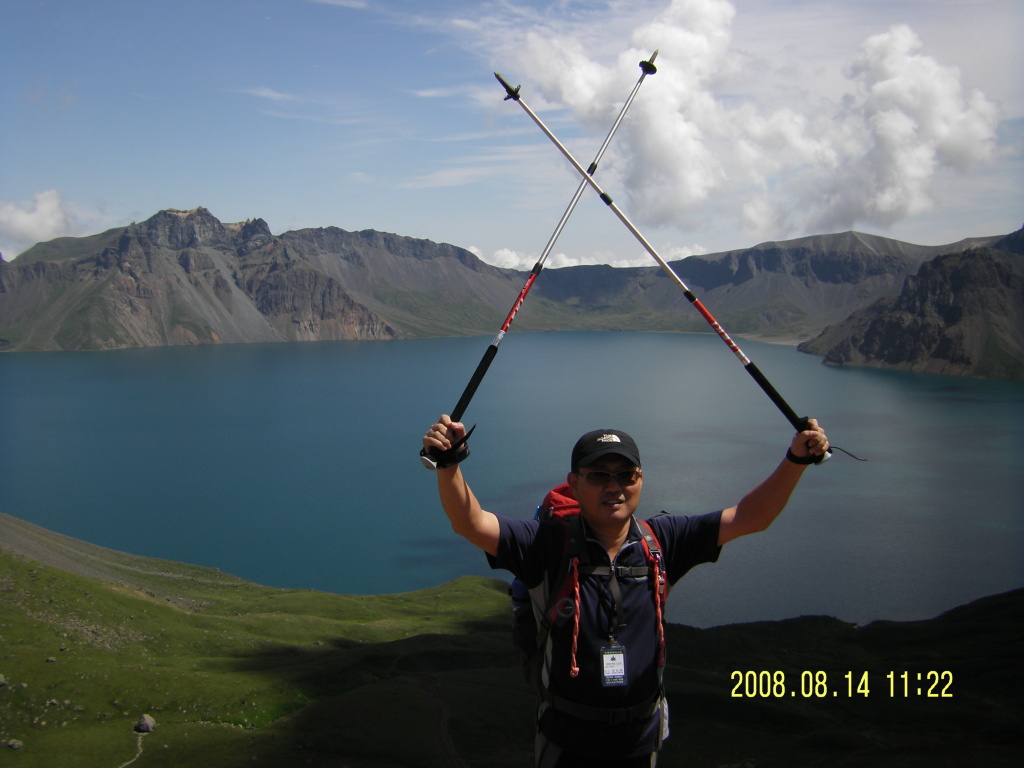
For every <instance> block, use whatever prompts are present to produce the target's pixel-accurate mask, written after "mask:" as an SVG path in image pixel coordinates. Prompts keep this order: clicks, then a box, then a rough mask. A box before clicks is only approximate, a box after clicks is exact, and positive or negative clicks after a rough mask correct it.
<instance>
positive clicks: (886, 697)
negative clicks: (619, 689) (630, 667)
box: [0, 514, 1024, 768]
mask: <svg viewBox="0 0 1024 768" xmlns="http://www.w3.org/2000/svg"><path fill="white" fill-rule="evenodd" d="M26 553H31V554H32V557H29V556H28V555H27V554H26ZM1022 603H1024V591H1021V590H1018V591H1017V592H1012V593H1007V594H1006V595H1001V596H995V597H992V598H988V599H986V600H983V601H979V602H978V603H974V604H971V605H969V606H965V607H964V608H960V609H957V610H955V611H951V612H949V613H948V614H944V615H943V616H942V617H938V618H936V619H933V620H931V621H927V622H913V623H906V624H898V623H891V622H876V623H874V624H871V625H869V626H867V627H854V626H852V625H847V624H844V623H842V622H839V621H837V620H836V619H831V618H828V617H804V618H797V619H792V620H788V621H784V622H764V623H759V624H748V625H733V626H727V627H717V628H712V629H704V630H698V629H693V628H690V627H685V626H672V627H670V628H669V629H670V632H669V660H670V664H669V670H668V672H667V676H666V677H667V681H668V692H669V699H670V701H671V702H672V706H673V718H672V729H673V736H672V738H671V739H669V741H668V742H666V748H665V751H664V754H663V756H662V759H661V761H660V762H659V765H660V766H670V767H671V766H696V767H698V768H704V767H709V768H712V767H720V766H751V767H753V768H766V767H768V766H787V767H788V766H796V767H799V766H840V767H841V766H898V767H900V768H916V767H917V766H921V767H922V768H923V766H945V765H949V766H972V765H977V766H986V767H988V766H1002V765H1006V766H1009V765H1014V766H1016V765H1017V763H1018V761H1019V758H1020V756H1021V754H1024V738H1022V736H1021V735H1020V733H1019V731H1020V728H1019V724H1020V722H1021V721H1022V715H1024V703H1022V700H1021V697H1020V691H1021V690H1022V684H1024V674H1022V665H1021V663H1020V662H1019V658H1018V657H1019V650H1020V642H1021V639H1022V638H1024V611H1022V610H1021V608H1022ZM508 616H509V602H508V597H507V595H506V591H505V583H504V582H503V581H500V580H491V579H480V578H463V579H458V580H456V581H454V582H451V583H449V584H445V585H442V586H439V587H437V588H434V589H428V590H423V591H420V592H413V593H409V594H402V595H385V596H373V597H365V596H344V595H332V594H326V593H322V592H315V591H310V590H281V589H272V588H268V587H262V586H258V585H255V584H252V583H249V582H245V581H242V580H240V579H237V578H235V577H233V576H229V575H227V574H223V573H221V572H220V571H217V570H212V569H207V568H199V567H195V566H190V565H185V564H181V563H171V562H167V561H161V560H153V559H148V558H142V557H136V556H133V555H129V554H125V553H118V552H112V551H110V550H104V549H102V548H99V547H95V546H93V545H89V544H86V543H84V542H78V541H76V540H73V539H68V538H67V537H63V536H59V535H57V534H52V533H49V532H46V531H43V530H42V529H38V528H36V527H35V526H31V525H29V524H27V523H24V522H22V521H18V520H16V519H15V518H11V517H9V516H6V515H2V514H0V676H2V678H0V765H2V766H5V767H6V766H18V768H26V767H28V766H31V767H33V768H35V767H38V768H121V767H122V766H128V765H132V766H137V767H139V768H143V767H146V766H167V767H170V766H174V767H175V768H191V767H192V766H195V767H196V768H198V767H199V766H202V767H203V768H219V767H221V766H223V767H224V768H234V767H235V766H243V765H245V766H252V765H257V766H258V765H264V766H283V767H286V768H290V766H324V767H326V766H332V767H336V768H341V767H342V766H348V767H349V768H363V767H367V768H369V767H371V766H374V767H375V766H497V767H498V768H502V767H504V766H510V767H511V766H523V767H524V768H525V767H526V766H529V765H530V764H531V752H532V730H533V708H534V699H533V694H532V692H531V691H530V690H529V689H528V688H527V686H526V684H525V683H524V682H523V681H522V679H521V677H520V673H519V661H518V657H517V656H516V653H515V651H514V650H513V649H512V647H511V643H510V634H509V620H508ZM889 672H892V673H894V675H893V677H892V678H888V679H887V673H889ZM904 672H906V673H907V679H908V680H909V681H910V685H909V695H903V691H902V686H903V683H902V674H903V673H904ZM929 672H936V673H942V672H948V673H949V677H948V680H947V678H946V677H945V676H941V677H940V676H939V674H936V676H935V679H934V680H932V679H930V677H929V676H928V673H929ZM737 673H739V674H738V676H737ZM748 673H750V674H748ZM847 673H849V674H850V677H849V678H847ZM918 673H922V674H924V676H925V681H924V684H923V689H924V691H925V693H923V694H922V695H917V694H916V693H915V689H916V688H917V687H918V686H917V683H916V680H915V676H916V675H917V674H918ZM751 675H752V677H751ZM826 677H827V681H828V683H827V687H825V686H824V685H823V683H822V681H823V680H824V679H826ZM751 680H753V681H754V686H753V688H752V689H751V688H750V687H749V683H750V681H751ZM783 680H784V681H785V685H786V687H785V689H783V688H781V687H780V683H781V682H782V681H783ZM947 682H948V685H947ZM759 684H760V685H759ZM894 686H895V688H896V690H895V695H894V691H893V687H894ZM928 692H931V693H935V694H941V693H948V694H949V695H948V696H940V695H935V696H928V695H927V693H928ZM737 693H738V694H739V695H737ZM144 714H148V715H150V716H151V717H153V718H154V719H155V721H156V728H155V730H153V732H151V733H148V734H140V733H137V732H136V731H135V730H134V727H135V725H136V723H137V722H138V721H139V718H140V717H141V716H142V715H144Z"/></svg>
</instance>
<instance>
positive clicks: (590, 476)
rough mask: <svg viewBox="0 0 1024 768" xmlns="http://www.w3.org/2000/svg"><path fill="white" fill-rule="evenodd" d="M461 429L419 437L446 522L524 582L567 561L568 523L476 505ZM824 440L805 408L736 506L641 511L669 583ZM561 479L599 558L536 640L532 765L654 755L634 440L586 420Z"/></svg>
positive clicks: (657, 672) (626, 767)
mask: <svg viewBox="0 0 1024 768" xmlns="http://www.w3.org/2000/svg"><path fill="white" fill-rule="evenodd" d="M465 438H466V430H465V427H464V426H463V425H462V424H461V423H458V422H453V421H452V420H451V418H450V417H449V416H447V415H442V416H441V418H440V420H439V421H438V422H437V423H436V424H434V425H433V426H432V427H431V428H430V430H429V431H428V432H427V433H426V435H424V437H423V448H424V453H425V454H429V455H434V456H438V455H440V456H442V457H443V460H441V461H439V462H437V485H438V494H439V496H440V499H441V506H442V507H443V508H444V511H445V514H446V515H447V516H448V519H449V520H450V521H451V524H452V528H453V529H454V530H455V532H456V533H458V534H459V535H460V536H463V537H465V538H466V539H468V540H469V541H470V542H472V543H473V544H475V545H476V546H477V547H479V548H480V549H482V550H484V552H486V553H487V555H488V560H489V562H490V563H491V567H493V568H502V569H506V570H509V571H511V572H512V573H514V574H515V575H516V577H517V578H519V579H520V580H522V581H523V582H525V584H526V585H527V586H528V587H534V586H536V585H538V584H542V583H551V582H552V581H553V580H554V578H555V574H556V572H558V571H564V570H565V561H566V536H567V532H566V528H565V526H564V525H563V524H562V523H558V522H540V521H537V520H519V519H511V518H506V517H502V516H498V515H495V514H493V513H491V512H488V511H486V510H485V509H483V508H482V507H481V506H480V503H479V501H477V499H476V497H475V496H474V495H473V492H472V490H470V487H469V484H468V483H467V482H466V479H465V477H464V476H463V474H462V471H461V469H460V467H459V463H458V461H459V458H460V457H464V455H465V452H466V451H465V445H464V443H465ZM828 447H829V443H828V438H827V437H826V435H825V432H824V431H823V430H822V429H821V428H820V427H819V426H818V424H817V422H816V421H815V420H813V419H811V420H810V421H809V422H808V428H807V429H806V430H805V431H803V432H800V433H798V434H797V435H795V436H794V437H793V440H792V442H791V444H790V447H789V450H788V451H787V452H786V457H785V458H784V459H783V460H782V462H781V463H780V464H779V466H778V467H777V468H776V469H775V471H774V472H772V473H771V475H769V476H768V478H767V479H766V480H764V481H763V482H762V483H761V484H760V485H758V486H757V487H755V488H754V489H753V490H751V491H750V492H749V493H747V494H746V495H745V496H744V497H743V498H742V499H741V500H740V501H739V503H738V504H736V505H735V506H733V507H729V508H728V509H723V510H721V511H720V512H713V513H710V514H705V515H699V516H695V517H685V516H675V515H659V516H657V517H654V518H652V519H650V520H648V521H646V524H647V525H649V526H650V530H651V532H653V534H654V536H655V538H656V540H657V542H658V545H659V546H660V550H661V557H662V560H661V563H662V564H663V567H664V572H665V574H666V575H667V579H668V582H669V584H674V583H675V582H676V581H677V580H678V579H680V578H681V577H682V576H683V574H685V573H686V571H688V570H689V569H690V568H692V567H693V566H695V565H697V564H699V563H703V562H714V561H715V560H717V559H718V554H719V552H720V551H721V547H722V546H723V545H724V544H726V543H727V542H729V541H732V540H733V539H735V538H737V537H738V536H743V535H745V534H748V533H754V532H756V531H763V530H765V529H766V528H767V527H768V526H769V525H770V524H771V522H772V521H773V520H774V519H775V518H776V517H777V516H778V515H779V513H780V512H781V511H782V509H783V508H784V507H785V505H786V503H787V502H788V500H789V497H790V495H791V494H792V492H793V490H794V488H795V487H796V485H797V483H798V482H799V480H800V477H801V476H802V474H803V472H804V470H805V469H806V468H807V466H808V465H809V464H811V463H813V462H814V460H815V458H816V457H820V456H821V455H823V454H824V453H825V451H826V450H828ZM566 482H567V483H568V484H569V486H570V488H571V489H572V491H573V493H574V494H575V496H576V499H577V501H578V502H579V506H580V515H581V518H582V521H583V530H584V536H585V538H586V542H585V546H586V547H587V548H588V549H587V555H588V556H589V557H590V559H591V562H599V563H601V564H603V565H604V566H607V567H605V568H603V571H604V572H603V573H602V574H600V575H598V574H592V575H587V574H583V573H579V574H578V575H577V577H576V582H575V583H576V584H578V589H576V590H574V595H573V596H572V597H571V598H569V597H567V598H565V599H564V600H562V601H561V603H560V604H559V612H558V613H559V619H558V621H556V622H555V624H554V626H552V628H551V630H550V634H549V642H548V645H547V648H546V652H545V664H544V671H543V681H544V689H545V691H544V694H543V699H542V701H541V704H540V709H539V712H538V722H537V725H538V730H537V741H536V749H535V754H536V765H537V768H572V766H577V765H579V766H583V765H586V766H589V767H591V768H593V766H601V765H615V766H619V767H620V768H631V767H632V766H637V767H639V766H644V768H647V767H648V766H654V765H655V762H656V760H657V752H658V748H659V747H660V745H661V741H662V739H663V738H664V737H666V736H667V735H668V707H667V703H666V702H665V700H664V697H663V695H662V686H661V664H660V663H659V658H662V659H663V653H664V638H663V635H662V633H661V629H662V626H661V615H660V609H659V606H658V601H657V599H656V598H655V595H656V592H657V590H656V589H655V588H654V586H653V585H652V580H651V578H650V575H651V574H650V570H649V569H648V568H646V567H644V566H647V565H648V563H649V561H648V559H647V557H646V554H645V548H644V546H643V544H642V542H641V539H642V538H643V535H644V532H645V530H646V529H642V528H641V527H640V525H639V524H638V523H637V521H636V519H635V518H634V512H635V511H636V508H637V505H638V504H639V502H640V492H641V490H642V488H643V470H642V469H641V466H640V452H639V450H638V448H637V446H636V443H635V442H634V441H633V439H632V438H631V437H630V436H629V435H627V434H626V433H625V432H621V431H618V430H613V429H602V430H595V431H593V432H588V433H587V434H585V435H583V436H582V437H581V438H580V439H579V440H578V441H577V442H576V445H575V446H574V448H573V451H572V455H571V459H570V471H569V474H568V476H567V478H566ZM640 574H642V575H640ZM545 580H547V581H546V582H545Z"/></svg>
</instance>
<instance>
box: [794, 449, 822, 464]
mask: <svg viewBox="0 0 1024 768" xmlns="http://www.w3.org/2000/svg"><path fill="white" fill-rule="evenodd" d="M786 460H787V461H791V462H793V463H794V464H816V463H817V462H818V461H819V457H818V456H797V455H796V454H795V453H793V451H791V450H790V449H789V448H787V449H786Z"/></svg>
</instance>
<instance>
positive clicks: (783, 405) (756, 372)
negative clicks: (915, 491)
mask: <svg viewBox="0 0 1024 768" xmlns="http://www.w3.org/2000/svg"><path fill="white" fill-rule="evenodd" d="M494 76H495V77H496V78H497V79H498V82H499V83H501V84H502V86H503V87H504V88H505V92H506V93H507V94H508V95H507V96H506V97H505V100H506V101H508V100H510V99H511V100H512V101H515V102H516V103H518V104H519V106H521V107H522V108H523V110H524V111H525V112H526V114H528V115H529V116H530V118H531V119H532V120H533V122H535V123H536V124H537V127H538V128H540V129H541V130H542V131H543V132H544V135H546V136H547V137H548V138H549V139H551V141H552V143H553V144H554V145H555V146H556V147H558V150H559V151H560V152H561V153H562V154H563V155H564V156H565V159H566V160H568V161H569V162H570V163H571V164H572V166H573V167H574V168H575V169H576V171H577V172H578V173H580V174H581V175H582V176H583V183H584V184H589V185H590V186H591V187H593V188H594V191H595V192H597V194H598V196H599V197H600V198H601V200H602V201H603V202H604V204H605V205H606V206H608V207H609V208H610V209H611V210H612V212H613V213H614V214H615V215H616V216H618V218H619V221H621V222H622V223H623V224H624V225H625V226H626V229H628V230H629V231H630V232H631V233H633V237H635V238H636V239H637V241H639V243H640V244H641V245H642V246H643V247H644V250H646V251H647V252H648V253H649V254H651V256H653V257H654V260H655V261H656V262H658V264H659V265H660V266H661V268H662V269H663V270H664V271H665V274H667V275H668V276H669V277H670V278H672V281H673V282H675V284H676V285H678V286H679V288H680V289H681V290H682V291H683V295H684V296H686V299H687V300H688V301H689V302H690V303H691V304H692V305H693V306H694V307H696V309H697V311H698V312H700V314H701V316H702V317H703V318H704V319H705V320H706V321H707V323H708V325H710V326H711V327H712V328H713V329H714V331H715V333H717V334H718V336H719V337H720V338H721V339H722V341H724V342H725V344H726V346H727V347H729V349H730V350H732V353H733V354H734V355H735V356H736V358H737V359H738V360H739V361H740V363H742V364H743V367H744V368H745V369H746V371H747V373H749V374H750V376H751V378H753V379H754V381H756V382H757V384H758V386H760V387H761V389H762V390H763V391H764V393H765V394H766V395H768V398H769V399H770V400H771V401H772V402H773V403H774V404H775V407H776V408H778V409H779V410H780V411H781V412H782V415H783V416H785V417H786V419H787V420H788V421H789V423H790V424H792V425H793V428H794V429H796V431H797V432H803V431H804V430H805V429H807V427H808V421H807V419H806V418H804V417H801V416H797V414H796V411H794V410H793V409H792V408H791V407H790V405H789V403H787V402H786V401H785V399H784V398H783V397H782V395H780V394H779V392H778V390H776V389H775V387H773V386H772V383H771V382H770V381H768V379H767V378H766V377H765V375H764V374H763V373H761V371H760V369H759V368H758V367H757V366H756V365H754V363H753V362H752V361H751V360H750V358H748V357H747V356H746V355H745V354H743V350H741V349H740V348H739V345H738V344H736V342H735V341H733V340H732V338H731V337H730V336H729V334H727V333H726V332H725V329H724V328H722V326H721V325H719V323H718V321H717V320H715V318H714V316H713V315H712V314H711V313H710V312H709V311H708V310H707V307H705V306H704V305H703V304H702V303H701V301H700V299H698V298H697V297H696V296H694V294H693V291H691V290H690V289H689V287H688V286H687V285H686V283H684V282H683V281H682V280H681V279H680V278H679V275H677V274H676V273H675V272H674V271H673V269H672V267H670V266H669V265H668V262H666V261H665V260H664V259H663V258H662V257H661V256H660V255H659V254H658V252H657V251H656V250H655V249H654V246H653V245H651V244H650V243H649V242H648V241H647V238H645V237H644V236H643V235H642V234H641V233H640V230H638V229H637V228H636V227H635V226H633V222H631V221H630V220H629V219H628V218H627V217H626V215H625V214H624V213H623V212H622V211H621V210H620V209H619V207H618V206H617V205H616V204H615V202H614V201H613V200H612V198H611V196H610V195H609V194H608V193H607V192H605V191H604V190H603V189H601V187H600V185H599V184H598V183H597V182H596V181H594V179H593V177H591V176H590V175H588V174H587V172H586V171H585V170H583V167H582V166H581V165H580V164H579V163H578V162H577V161H576V158H574V157H573V156H572V154H571V153H570V152H569V150H568V149H566V148H565V145H564V144H562V142H560V141H559V140H558V138H557V137H556V136H555V135H554V134H553V133H552V132H551V131H550V130H549V129H548V127H547V126H546V125H544V122H543V121H542V120H541V119H540V118H539V117H537V114H536V113H535V112H534V111H533V110H532V109H530V107H529V105H527V104H526V102H525V101H523V100H522V98H521V97H520V95H519V89H520V87H521V86H518V85H517V86H516V87H515V88H513V87H512V86H511V85H509V84H508V82H506V80H505V79H504V78H503V77H502V76H501V75H499V74H498V73H497V72H495V73H494ZM831 455H832V451H831V449H830V450H829V451H828V452H826V453H825V454H823V455H822V456H819V457H817V460H816V461H815V462H814V463H815V464H820V463H821V462H822V461H825V460H826V459H827V458H829V456H831Z"/></svg>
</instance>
